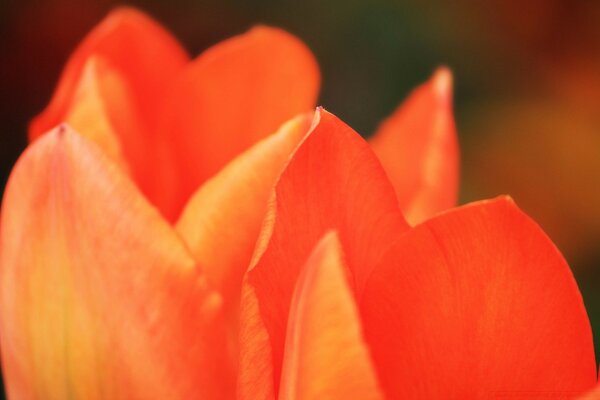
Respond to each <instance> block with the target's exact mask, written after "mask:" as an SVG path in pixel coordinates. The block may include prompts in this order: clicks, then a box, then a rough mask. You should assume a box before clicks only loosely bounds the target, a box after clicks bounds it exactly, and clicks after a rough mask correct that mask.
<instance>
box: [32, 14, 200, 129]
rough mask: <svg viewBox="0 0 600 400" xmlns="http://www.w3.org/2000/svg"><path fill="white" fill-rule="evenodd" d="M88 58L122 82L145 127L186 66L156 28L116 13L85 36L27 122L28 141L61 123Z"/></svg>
mask: <svg viewBox="0 0 600 400" xmlns="http://www.w3.org/2000/svg"><path fill="white" fill-rule="evenodd" d="M93 56H100V57H102V58H104V59H106V60H107V61H108V62H109V63H110V64H111V65H113V66H115V68H116V69H117V70H118V72H119V73H120V74H122V75H123V76H124V77H125V79H126V80H127V82H128V84H130V85H131V89H132V92H133V93H134V94H135V102H136V106H137V107H138V108H139V110H140V113H141V115H144V116H147V117H148V118H149V121H148V122H149V125H150V124H152V123H153V122H154V121H153V118H154V117H155V116H157V115H158V114H159V113H158V112H157V111H158V108H159V106H160V101H161V100H162V97H163V94H164V90H165V88H166V86H167V85H168V84H169V83H170V82H171V80H172V78H173V77H174V76H176V75H177V74H178V73H179V71H180V69H181V68H182V67H183V66H184V65H185V64H186V62H187V61H188V56H187V54H186V52H185V51H184V50H183V48H182V47H181V46H180V45H179V44H178V43H177V41H176V40H175V39H174V38H173V37H172V36H171V35H170V34H169V33H168V32H167V31H165V30H164V29H163V28H162V27H161V26H160V25H159V24H158V23H157V22H155V21H153V20H152V19H151V18H150V17H148V16H147V15H145V14H143V13H142V12H140V11H137V10H135V9H132V8H127V7H121V8H118V9H116V10H115V11H113V12H111V13H110V14H109V15H108V16H107V17H106V18H105V19H104V20H103V21H102V22H101V23H100V24H99V25H98V26H97V27H96V28H95V29H94V30H93V31H92V32H90V33H89V34H88V35H87V36H86V38H85V39H84V40H83V41H82V42H81V44H80V45H79V46H78V47H77V49H76V50H75V52H74V53H73V54H72V55H71V57H70V58H69V61H68V62H67V65H66V66H65V68H64V70H63V72H62V75H61V78H60V81H59V83H58V86H57V88H56V90H55V92H54V95H53V97H52V100H51V101H50V104H49V105H48V106H47V108H46V109H45V110H44V111H43V112H42V113H41V114H40V115H38V116H37V117H36V118H35V119H34V120H33V121H32V122H31V125H30V127H29V135H30V138H31V139H35V138H37V137H38V136H40V135H41V134H43V133H45V132H46V131H48V130H50V129H51V128H54V127H55V126H56V125H58V124H60V123H61V122H63V121H64V117H65V114H66V113H67V111H68V109H69V108H71V107H72V103H73V101H74V95H75V91H76V88H77V86H78V85H79V81H80V80H81V75H82V73H83V70H84V66H85V65H86V63H87V62H88V60H89V59H90V58H91V57H93Z"/></svg>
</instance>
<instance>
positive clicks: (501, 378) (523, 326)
mask: <svg viewBox="0 0 600 400" xmlns="http://www.w3.org/2000/svg"><path fill="white" fill-rule="evenodd" d="M361 312H362V314H363V320H364V326H365V330H366V337H367V341H368V342H369V344H370V346H371V348H372V350H373V357H374V359H375V363H376V365H377V368H378V372H379V377H380V378H381V383H382V385H383V389H384V390H385V391H386V392H387V395H388V396H389V398H391V399H405V398H428V399H437V398H462V399H475V398H490V397H494V396H499V397H504V396H527V395H528V394H529V395H531V394H532V393H533V394H536V395H538V394H540V393H541V394H546V395H548V396H550V395H556V394H557V393H558V394H567V395H569V396H572V395H574V394H576V393H582V392H584V391H585V390H587V389H590V388H591V387H592V386H593V385H594V383H595V382H596V363H595V361H594V347H593V343H592V335H591V329H590V324H589V321H588V318H587V314H586V311H585V308H584V305H583V302H582V299H581V295H580V293H579V291H578V289H577V285H576V283H575V280H574V279H573V276H572V275H571V272H570V270H569V267H568V265H567V264H566V263H565V261H564V259H563V258H562V256H561V255H560V253H559V252H558V250H557V249H556V248H555V247H554V245H553V244H552V242H551V241H550V240H549V239H548V238H547V237H546V236H545V234H544V233H543V232H542V230H541V229H540V228H539V227H538V226H537V225H536V224H535V223H534V222H533V221H531V220H530V219H529V218H528V217H527V216H526V215H525V214H523V213H522V212H521V211H520V210H519V209H518V208H517V207H516V206H515V205H514V203H513V202H512V201H511V200H510V199H508V198H499V199H496V200H491V201H487V202H481V203H475V204H472V205H469V206H466V207H463V208H460V209H457V210H453V211H451V212H449V213H447V214H443V215H441V216H439V217H437V218H434V219H432V220H430V221H428V222H426V223H424V224H423V225H420V226H418V227H416V228H415V229H414V230H411V231H410V232H408V233H407V234H405V235H403V236H402V237H401V238H400V240H399V241H398V242H397V243H396V244H395V245H394V247H393V248H392V249H391V250H390V251H389V252H388V254H387V255H386V256H385V257H383V259H382V261H381V262H380V263H379V265H378V266H377V267H376V268H375V269H374V271H373V274H372V275H371V279H370V280H369V282H368V283H367V285H366V289H365V292H364V296H363V304H362V306H361Z"/></svg>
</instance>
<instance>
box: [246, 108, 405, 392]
mask: <svg viewBox="0 0 600 400" xmlns="http://www.w3.org/2000/svg"><path fill="white" fill-rule="evenodd" d="M315 118H316V120H315V121H314V122H313V129H312V131H311V132H310V134H309V135H308V136H307V138H306V139H305V140H304V142H303V143H302V144H301V146H300V147H299V148H298V150H297V151H296V152H295V153H294V155H293V157H292V159H291V161H290V162H289V164H288V165H287V167H286V169H285V171H284V172H283V174H282V175H281V177H280V179H279V181H278V182H277V185H276V188H275V199H274V202H273V204H272V208H271V210H270V215H269V217H268V218H267V221H266V222H265V227H264V229H263V237H262V238H261V239H260V241H259V244H258V250H257V253H256V254H255V257H256V260H259V258H260V260H259V261H258V263H257V264H256V265H255V266H254V267H253V268H252V269H251V270H250V271H249V272H248V276H247V282H246V283H247V287H246V288H245V293H244V295H243V296H244V297H243V300H244V302H245V304H242V305H243V307H244V309H243V313H242V314H243V315H242V327H241V329H242V335H243V337H244V340H242V342H241V343H240V345H241V346H242V349H241V351H242V362H244V360H246V359H247V360H252V361H253V362H254V363H255V364H254V365H257V364H260V365H261V368H268V366H265V364H266V362H267V361H266V360H267V359H269V358H272V359H271V360H269V361H268V362H272V363H273V367H272V368H273V373H272V376H273V379H274V381H275V382H263V385H264V386H267V385H275V391H277V390H278V389H277V386H278V382H277V380H278V379H279V376H280V370H281V363H282V357H283V347H284V340H285V326H286V323H287V319H288V312H289V307H290V301H291V297H292V292H293V288H294V285H295V282H296V280H297V277H298V274H299V272H300V269H301V268H302V265H303V262H304V260H306V259H307V258H308V256H309V254H310V252H311V251H312V249H313V247H314V246H315V245H316V244H317V243H318V241H319V240H320V239H321V237H322V236H323V235H324V234H325V233H326V232H327V231H329V230H330V229H335V230H337V232H338V233H339V237H340V241H341V243H342V246H343V248H344V250H345V254H346V263H347V265H348V267H349V270H350V282H351V283H350V287H351V288H352V290H353V292H355V293H358V294H360V292H361V291H362V288H363V286H364V282H365V280H366V279H367V277H368V275H369V273H370V271H371V269H372V268H373V267H374V266H375V264H376V263H377V261H378V259H379V258H380V257H381V256H382V255H383V254H384V253H385V251H386V250H387V249H388V248H389V247H390V246H391V244H392V241H393V240H394V238H395V237H396V235H397V234H398V233H399V232H402V231H404V230H406V229H408V226H407V225H406V222H405V221H404V219H403V217H402V215H401V213H400V212H399V210H398V205H397V202H396V197H395V195H394V191H393V188H392V187H391V185H390V184H389V183H388V181H387V179H386V177H385V173H384V172H383V170H382V168H381V165H380V164H379V162H378V161H377V159H376V158H375V156H374V154H373V153H372V151H371V150H370V148H369V146H368V144H367V143H366V142H365V141H364V140H363V139H362V138H360V136H359V135H358V134H357V133H356V132H354V131H353V130H352V129H351V128H349V127H348V126H347V125H345V124H344V123H343V122H341V121H340V120H339V119H337V118H336V117H335V116H333V115H332V114H330V113H328V112H326V111H324V110H322V109H319V110H317V112H316V114H315ZM257 310H258V312H257ZM257 319H259V320H257ZM244 325H249V326H252V335H250V334H248V332H247V331H246V327H245V326H244ZM261 329H264V330H265V331H266V332H267V333H268V334H267V335H265V334H264V333H260V331H261ZM265 337H268V338H269V343H265V342H264V339H265ZM265 349H267V350H268V351H265ZM261 352H262V353H267V352H272V355H265V356H264V357H263V359H262V360H263V361H259V360H260V359H261V356H260V354H256V353H261ZM248 353H254V354H252V355H250V354H248ZM251 368H252V366H251V365H244V364H242V365H241V371H240V372H241V373H250V374H252V371H249V372H248V371H247V370H250V369H251ZM263 375H264V374H263ZM257 380H264V378H263V376H256V377H254V378H253V379H250V378H248V377H242V378H241V382H242V385H243V384H245V383H247V384H250V385H254V384H256V381H257ZM243 390H244V388H242V391H243Z"/></svg>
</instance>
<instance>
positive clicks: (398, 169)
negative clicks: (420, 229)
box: [371, 68, 459, 224]
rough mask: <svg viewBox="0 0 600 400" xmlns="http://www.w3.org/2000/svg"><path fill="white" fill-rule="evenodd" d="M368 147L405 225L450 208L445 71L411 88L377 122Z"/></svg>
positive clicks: (452, 134) (452, 149)
mask: <svg viewBox="0 0 600 400" xmlns="http://www.w3.org/2000/svg"><path fill="white" fill-rule="evenodd" d="M371 145H372V146H373V150H374V151H375V153H376V154H377V156H378V157H379V159H380V160H381V163H382V164H383V167H384V168H385V170H386V172H387V173H388V176H389V177H390V180H391V181H392V183H393V185H394V188H395V189H396V194H397V195H398V201H399V202H400V208H401V209H402V211H403V212H404V215H405V216H406V219H407V220H408V221H409V222H410V223H411V224H416V223H419V222H421V221H424V220H426V219H427V218H429V217H431V216H432V215H434V214H436V213H438V212H440V211H442V210H445V209H448V208H450V207H453V206H454V205H455V204H456V199H457V194H458V169H459V168H458V145H457V138H456V128H455V125H454V118H453V116H452V75H451V73H450V71H449V70H447V69H446V68H440V69H439V70H437V71H436V73H435V74H434V75H433V77H432V78H431V79H430V80H429V82H427V83H425V84H424V85H422V86H421V87H419V88H417V89H416V90H415V91H414V92H413V93H412V94H411V95H410V97H409V98H408V99H407V100H406V101H405V102H404V103H403V104H402V105H401V106H400V107H399V108H398V109H397V110H396V111H395V112H394V114H392V116H391V117H389V118H388V119H387V120H385V121H384V122H383V124H382V125H381V127H380V128H379V130H378V131H377V133H376V134H375V136H374V137H373V139H371Z"/></svg>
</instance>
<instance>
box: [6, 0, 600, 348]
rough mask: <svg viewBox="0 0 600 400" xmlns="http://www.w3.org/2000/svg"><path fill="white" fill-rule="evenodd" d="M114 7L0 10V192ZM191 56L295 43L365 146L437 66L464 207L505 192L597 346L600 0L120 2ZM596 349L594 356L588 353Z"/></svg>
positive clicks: (21, 5) (70, 0) (48, 5)
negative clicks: (554, 254)
mask: <svg viewBox="0 0 600 400" xmlns="http://www.w3.org/2000/svg"><path fill="white" fill-rule="evenodd" d="M117 4H122V3H119V2H116V1H110V0H96V1H85V2H84V1H81V2H78V1H74V0H46V1H42V0H39V1H33V0H29V1H25V0H20V1H17V0H13V1H11V0H2V2H0V7H1V8H0V56H1V57H2V61H1V63H0V87H1V89H2V92H1V94H2V96H1V99H0V120H1V122H2V127H1V129H0V168H1V169H0V171H1V176H0V184H1V187H2V188H3V187H4V183H5V182H6V178H7V177H8V174H9V172H10V169H11V168H12V165H13V164H14V162H15V160H16V158H17V157H18V155H19V154H20V153H21V151H22V150H23V149H24V147H25V145H26V124H27V122H28V121H29V119H30V118H31V117H32V116H34V115H35V114H36V113H37V112H39V111H40V110H41V109H42V108H43V107H44V106H45V104H46V102H47V101H48V100H49V98H50V95H51V93H52V90H53V87H54V84H55V83H56V81H57V78H58V75H59V73H60V70H61V68H62V66H63V63H64V62H65V60H66V59H67V57H68V55H69V53H70V52H71V51H72V50H73V48H74V47H75V46H76V44H77V43H78V41H79V40H80V39H81V38H82V37H83V35H84V34H85V33H86V32H87V31H89V30H90V29H91V27H92V26H93V25H94V24H96V23H97V22H98V21H99V20H100V19H101V18H102V17H103V16H104V15H105V14H106V13H107V12H108V11H109V10H110V9H111V8H112V7H114V6H115V5H117ZM127 4H130V5H134V6H137V7H140V8H142V9H143V10H145V11H147V12H148V13H150V14H151V15H153V16H154V17H155V18H156V19H158V20H159V21H161V22H162V23H163V24H164V25H165V26H166V27H167V28H168V29H169V30H171V31H172V32H173V33H174V34H175V36H177V37H178V38H179V39H180V40H181V41H182V42H183V43H184V44H185V46H186V47H187V49H188V50H189V52H190V53H191V54H193V55H196V54H198V53H199V52H200V51H202V50H203V49H205V48H206V47H208V46H209V45H211V44H214V43H216V42H218V41H220V40H222V39H224V38H226V37H229V36H232V35H234V34H237V33H241V32H243V31H245V30H246V29H248V28H249V27H251V26H252V25H254V24H257V23H263V24H269V25H275V26H279V27H283V28H285V29H287V30H288V31H290V32H292V33H294V34H296V35H297V36H299V37H300V38H302V39H303V40H304V41H305V42H306V43H307V44H308V45H309V47H310V48H311V49H312V50H313V51H314V53H315V54H316V57H317V59H318V60H319V62H320V65H321V70H322V76H323V86H322V92H321V98H320V103H321V104H322V105H324V106H325V107H327V108H328V109H329V110H331V111H332V112H334V113H335V114H337V115H338V116H340V117H341V118H342V119H343V120H345V121H346V122H348V123H349V124H350V125H351V126H352V127H354V128H355V129H356V130H357V131H358V132H360V133H361V134H363V135H364V136H368V135H369V134H370V133H372V132H373V131H374V130H375V128H376V127H377V124H378V122H379V121H380V120H381V119H382V118H383V117H385V116H387V115H388V114H389V113H390V112H391V111H392V110H393V109H394V108H395V107H396V106H397V105H398V103H399V102H400V101H401V100H402V99H404V97H405V96H406V95H407V94H408V93H409V91H410V89H411V88H413V87H414V86H415V85H417V84H419V83H421V82H423V81H424V80H426V79H427V78H428V77H429V75H430V74H431V73H432V72H433V70H434V69H435V68H436V67H437V66H438V65H440V64H446V65H448V66H449V67H450V68H451V69H452V70H453V72H454V75H455V113H456V119H457V125H458V131H459V136H460V146H461V152H462V154H461V158H462V161H461V164H462V177H461V179H462V185H461V203H464V202H468V201H471V200H476V199H481V198H487V197H493V196H496V195H498V194H502V193H507V194H510V195H511V196H513V198H514V199H515V200H516V202H517V203H518V204H519V205H520V206H521V208H523V209H524V210H525V211H526V212H527V213H528V214H529V215H531V216H532V217H533V218H534V219H536V220H537V221H538V222H539V223H540V224H541V225H542V227H543V228H544V229H545V230H546V232H548V234H549V235H550V237H551V238H552V239H553V240H554V241H555V242H556V243H557V245H558V246H559V248H560V249H561V250H562V251H563V253H564V254H565V257H566V258H567V260H568V261H569V263H570V265H571V266H572V268H573V270H574V273H575V276H576V278H577V281H578V283H579V285H580V288H581V290H582V292H583V296H584V300H585V303H586V306H587V309H588V312H589V314H590V318H591V321H592V326H593V329H594V331H595V334H596V348H597V349H598V348H599V347H600V2H598V1H590V0H528V1H527V2H524V1H506V0H488V1H485V2H482V1H476V0H455V1H446V2H442V1H428V2H421V1H393V0H369V1H368V0H333V1H327V2H325V1H321V0H303V1H301V2H298V1H276V0H262V1H242V0H203V1H192V0H171V1H169V2H165V1H159V0H140V1H130V2H128V3H127ZM597 351H598V350H597Z"/></svg>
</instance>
